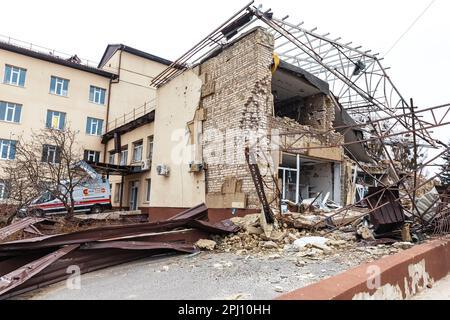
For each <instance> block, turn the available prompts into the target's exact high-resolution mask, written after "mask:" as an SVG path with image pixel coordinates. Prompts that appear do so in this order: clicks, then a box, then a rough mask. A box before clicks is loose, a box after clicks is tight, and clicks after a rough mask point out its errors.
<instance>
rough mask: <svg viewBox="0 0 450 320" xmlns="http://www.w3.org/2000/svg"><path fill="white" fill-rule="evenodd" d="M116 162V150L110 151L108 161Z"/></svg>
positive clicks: (110, 162)
mask: <svg viewBox="0 0 450 320" xmlns="http://www.w3.org/2000/svg"><path fill="white" fill-rule="evenodd" d="M111 159H112V161H111ZM115 162H116V154H115V152H114V151H110V152H109V156H108V163H109V164H115Z"/></svg>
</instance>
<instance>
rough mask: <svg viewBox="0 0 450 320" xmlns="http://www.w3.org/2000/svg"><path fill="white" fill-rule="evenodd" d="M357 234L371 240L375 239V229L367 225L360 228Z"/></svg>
mask: <svg viewBox="0 0 450 320" xmlns="http://www.w3.org/2000/svg"><path fill="white" fill-rule="evenodd" d="M357 234H358V235H359V236H361V238H363V239H364V240H371V241H373V240H375V236H374V234H373V231H372V230H370V229H369V228H368V227H366V226H362V227H360V228H358V231H357Z"/></svg>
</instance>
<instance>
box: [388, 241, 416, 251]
mask: <svg viewBox="0 0 450 320" xmlns="http://www.w3.org/2000/svg"><path fill="white" fill-rule="evenodd" d="M393 247H394V248H396V249H402V250H408V249H411V248H412V247H414V244H413V243H411V242H397V243H394V245H393Z"/></svg>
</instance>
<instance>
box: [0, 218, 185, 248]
mask: <svg viewBox="0 0 450 320" xmlns="http://www.w3.org/2000/svg"><path fill="white" fill-rule="evenodd" d="M188 222H190V221H189V220H179V221H164V222H154V223H141V224H132V225H124V226H110V227H100V228H93V229H88V230H83V231H77V232H73V233H68V234H61V235H54V236H44V237H39V238H31V239H26V240H20V241H13V242H8V243H2V244H0V256H1V255H4V254H5V253H8V252H13V251H15V250H35V249H43V248H52V247H59V246H63V245H69V244H81V243H87V242H92V241H99V240H108V239H114V238H118V237H121V238H123V237H132V236H139V235H142V234H148V233H152V232H163V231H168V230H173V229H175V228H182V227H185V226H187V224H188Z"/></svg>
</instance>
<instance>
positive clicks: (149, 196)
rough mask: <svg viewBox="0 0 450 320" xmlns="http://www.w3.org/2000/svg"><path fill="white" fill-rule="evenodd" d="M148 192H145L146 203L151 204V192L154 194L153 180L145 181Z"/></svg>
mask: <svg viewBox="0 0 450 320" xmlns="http://www.w3.org/2000/svg"><path fill="white" fill-rule="evenodd" d="M145 182H146V184H145V185H146V190H145V203H150V198H151V192H152V179H150V178H149V179H145Z"/></svg>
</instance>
